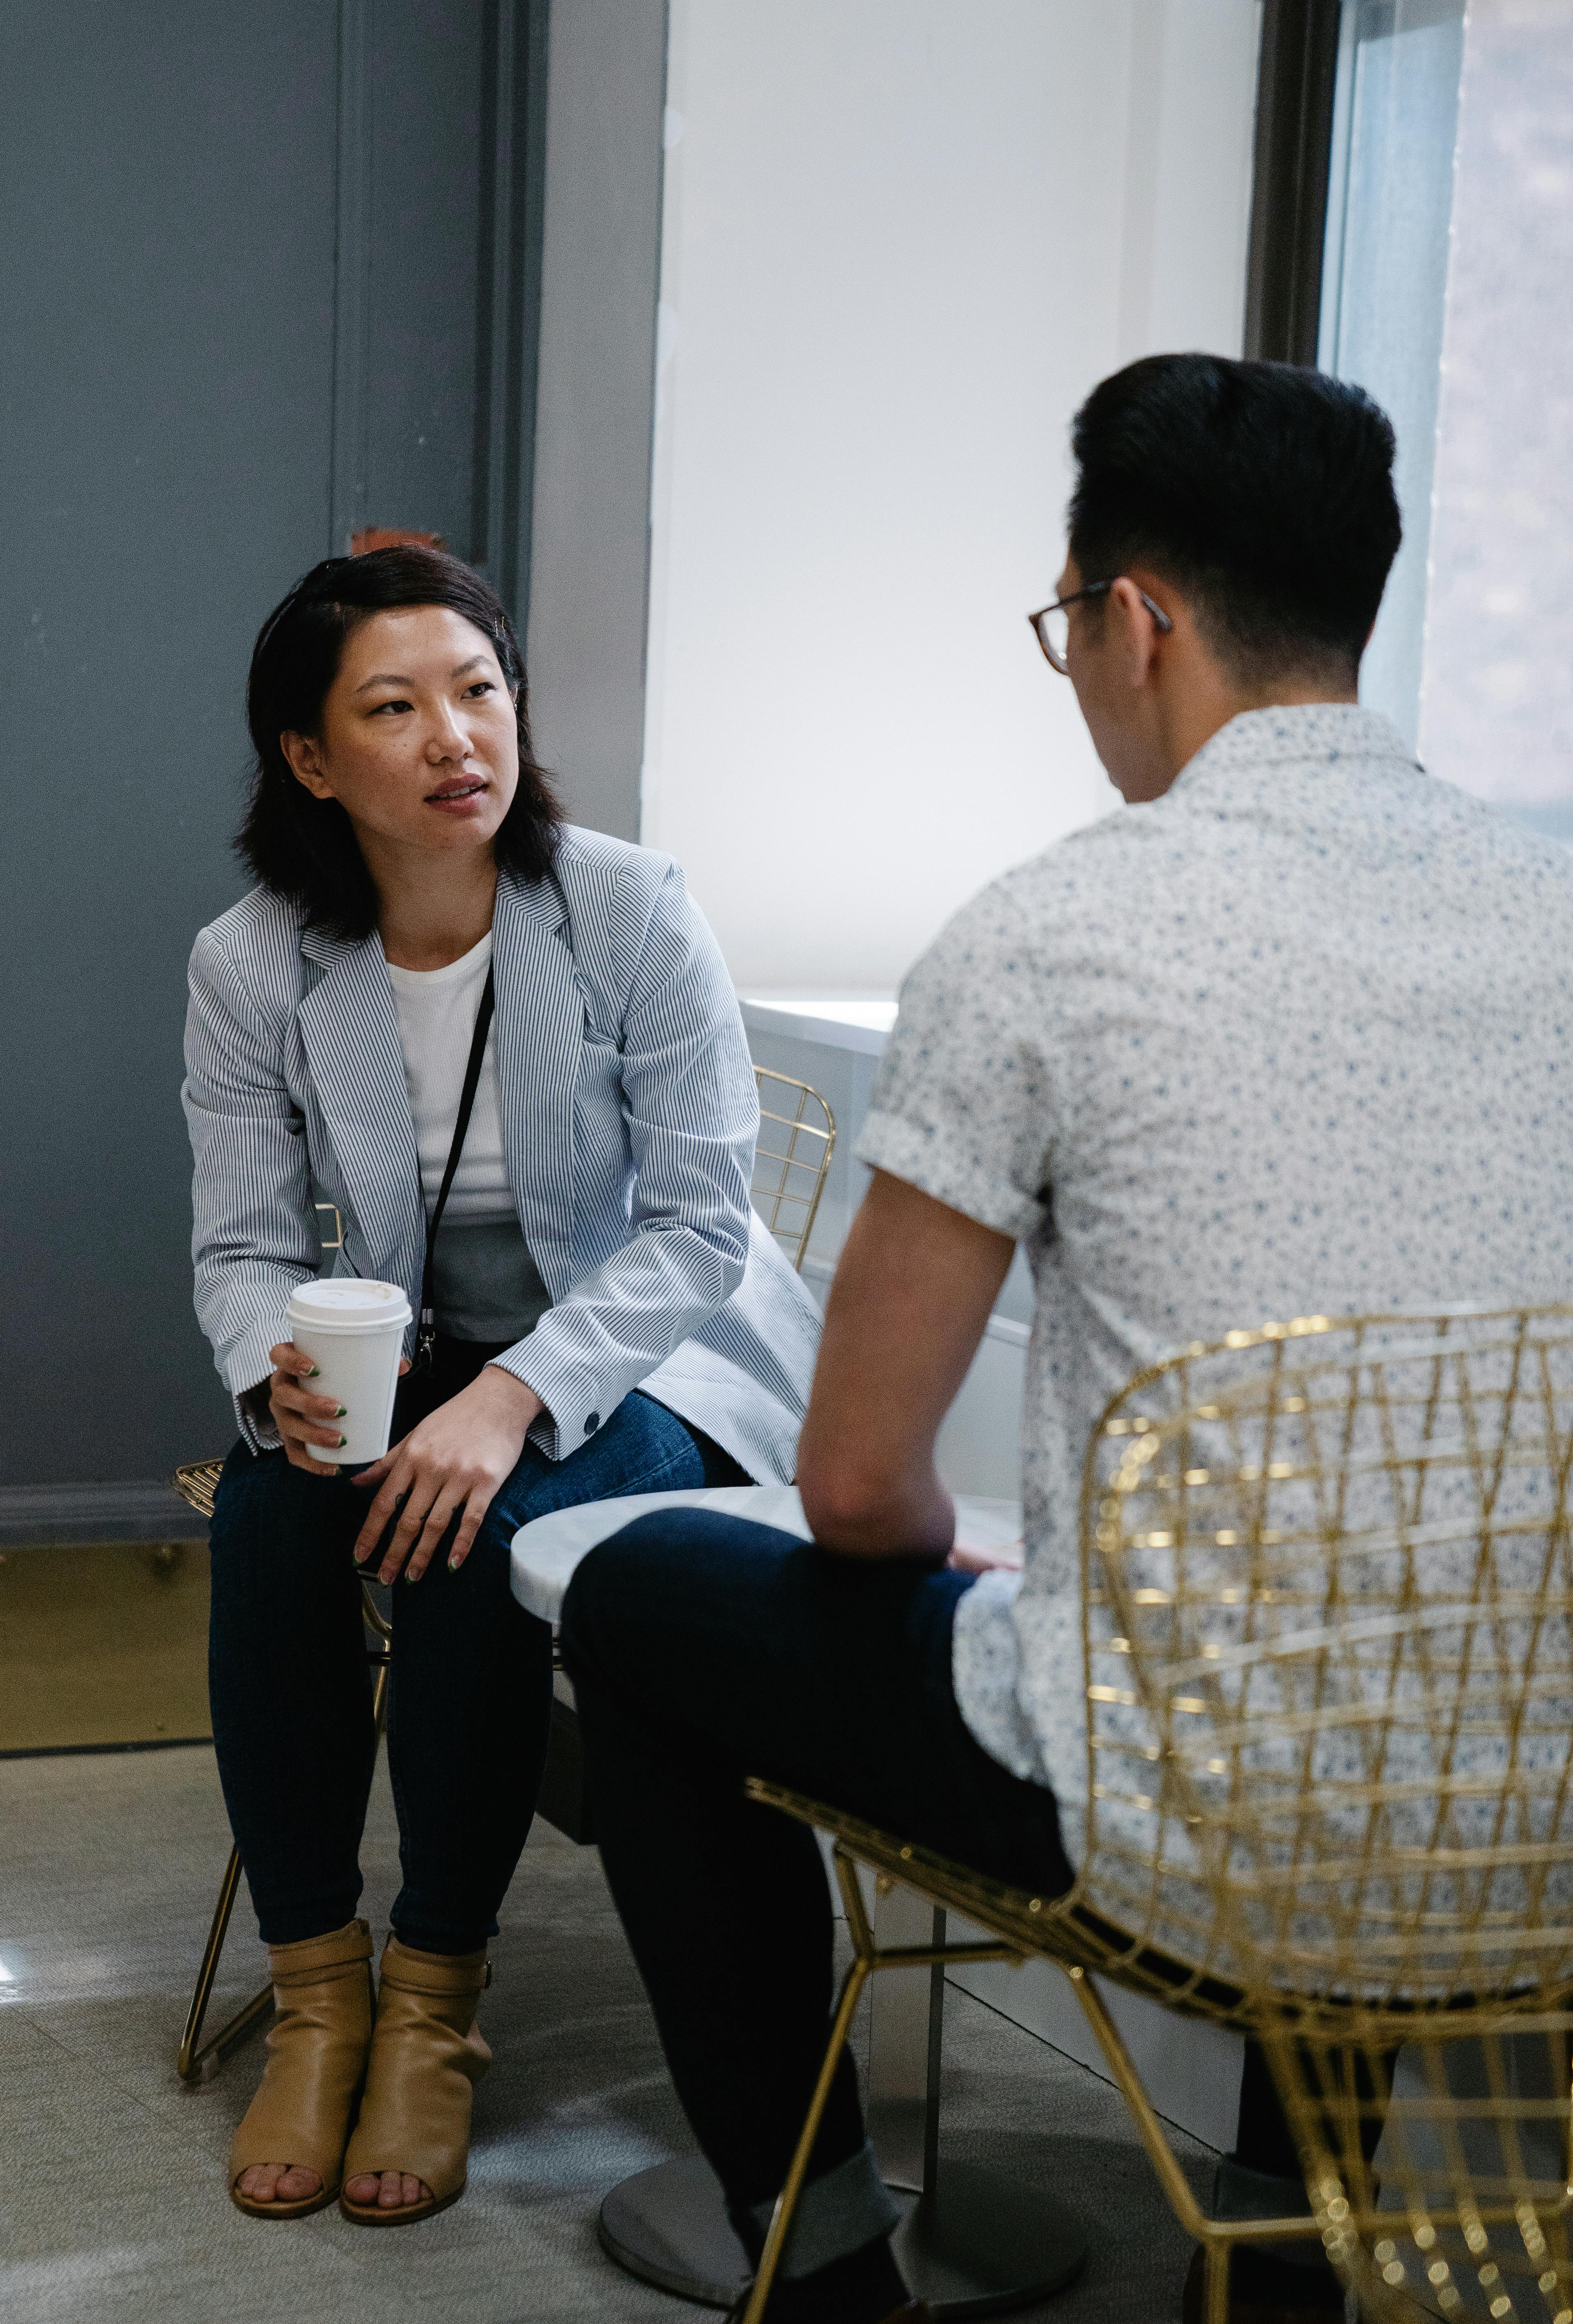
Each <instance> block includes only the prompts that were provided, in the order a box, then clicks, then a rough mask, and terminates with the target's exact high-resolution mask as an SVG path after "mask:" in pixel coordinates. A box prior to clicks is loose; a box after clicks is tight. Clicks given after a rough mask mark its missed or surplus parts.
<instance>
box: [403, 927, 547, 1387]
mask: <svg viewBox="0 0 1573 2324" xmlns="http://www.w3.org/2000/svg"><path fill="white" fill-rule="evenodd" d="M491 965H492V933H491V930H490V929H488V930H487V932H486V934H485V935H484V936H483V937H482V939H481V941H480V943H479V944H478V945H474V948H473V949H472V950H471V951H469V952H467V953H465V954H464V956H463V958H462V959H460V960H455V961H450V962H449V963H448V964H447V966H446V968H395V967H394V965H393V964H392V962H391V961H390V962H389V964H388V974H389V977H390V978H391V982H392V985H393V1006H394V1008H395V1010H397V1012H398V1017H399V1038H400V1044H401V1046H402V1047H403V1050H404V1074H405V1079H406V1081H407V1082H408V1084H409V1111H410V1114H411V1116H412V1118H413V1120H414V1123H415V1142H416V1146H417V1148H418V1149H419V1155H420V1188H421V1194H422V1195H423V1196H424V1198H425V1202H426V1209H427V1215H428V1218H429V1216H430V1215H431V1213H432V1211H433V1210H434V1209H435V1208H436V1206H437V1195H438V1194H439V1193H440V1192H441V1189H442V1182H443V1172H444V1171H445V1170H446V1167H447V1160H448V1148H449V1147H450V1146H451V1145H452V1144H453V1137H454V1124H455V1121H456V1120H457V1119H458V1112H459V1099H460V1097H461V1096H462V1095H463V1093H464V1087H465V1067H466V1066H467V1065H468V1064H469V1061H470V1043H471V1041H472V1039H473V1038H474V1031H475V1013H476V1011H477V1010H478V1009H479V1008H480V1005H481V995H482V992H483V991H484V989H485V983H486V972H487V970H488V969H489V968H490V967H491ZM435 1274H436V1281H435V1285H434V1292H435V1300H434V1304H435V1306H436V1311H437V1328H438V1330H439V1331H442V1332H445V1333H451V1335H452V1336H453V1337H454V1338H455V1339H460V1340H484V1341H492V1342H510V1343H511V1342H514V1341H517V1340H521V1339H523V1338H524V1336H525V1334H526V1333H528V1332H530V1331H532V1330H533V1329H534V1327H535V1325H536V1323H537V1322H538V1319H539V1318H540V1316H541V1315H542V1314H544V1313H545V1312H546V1310H547V1307H549V1306H550V1305H551V1298H550V1296H549V1294H548V1293H547V1289H546V1286H544V1284H543V1283H542V1282H541V1279H540V1276H539V1274H538V1271H537V1268H536V1265H535V1262H534V1260H533V1259H531V1257H530V1255H529V1250H528V1248H527V1247H526V1244H525V1240H524V1236H523V1234H522V1232H521V1231H520V1224H519V1213H518V1211H517V1209H516V1208H515V1205H514V1200H513V1189H512V1188H511V1185H509V1183H508V1170H507V1167H506V1165H505V1163H504V1161H503V1158H502V1125H501V1117H500V1114H499V1111H498V1100H497V1030H496V1027H495V1025H493V1026H492V1028H491V1029H490V1030H489V1031H488V1033H487V1035H486V1047H485V1050H484V1053H483V1057H482V1061H481V1078H480V1081H479V1083H478V1084H477V1085H476V1089H475V1102H474V1106H473V1108H472V1109H471V1113H470V1126H469V1128H468V1130H466V1131H465V1144H464V1150H463V1152H462V1153H461V1154H460V1156H459V1167H458V1168H457V1169H456V1170H455V1173H454V1183H453V1185H452V1186H451V1188H450V1189H449V1191H448V1200H447V1208H446V1210H445V1211H444V1213H443V1223H442V1231H441V1233H440V1234H439V1235H438V1237H437V1266H436V1270H435Z"/></svg>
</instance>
